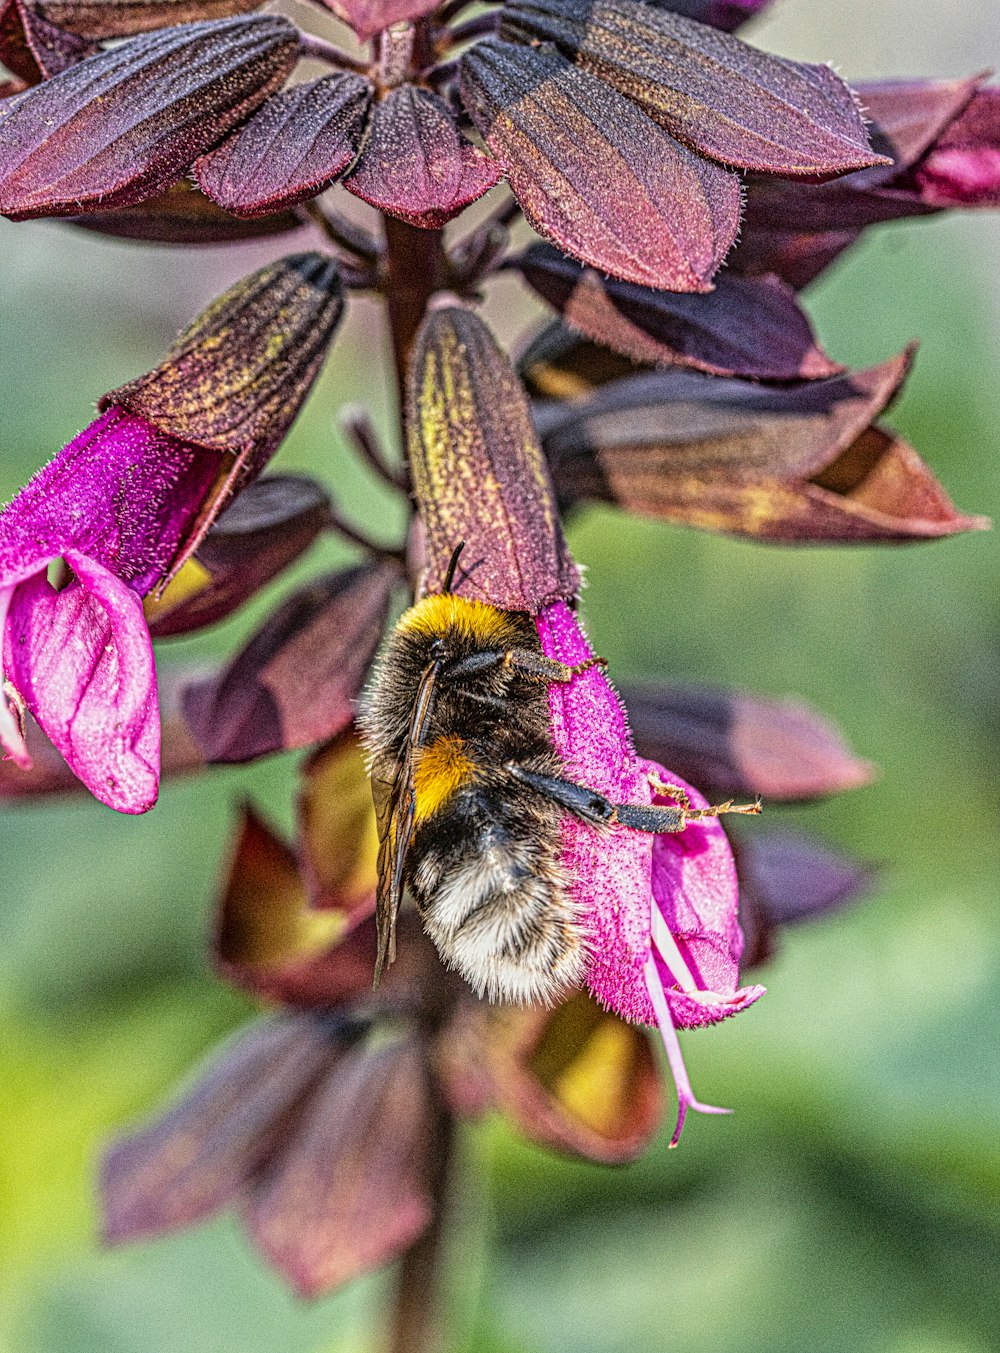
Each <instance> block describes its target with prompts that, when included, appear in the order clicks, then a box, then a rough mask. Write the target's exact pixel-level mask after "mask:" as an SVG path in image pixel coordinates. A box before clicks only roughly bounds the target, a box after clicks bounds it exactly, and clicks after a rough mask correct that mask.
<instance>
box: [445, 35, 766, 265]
mask: <svg viewBox="0 0 1000 1353" xmlns="http://www.w3.org/2000/svg"><path fill="white" fill-rule="evenodd" d="M462 98H463V102H464V104H465V106H466V108H467V109H468V111H469V115H470V117H471V118H472V120H473V122H474V123H475V124H476V126H477V127H478V129H479V131H480V133H481V134H482V137H483V139H484V141H485V142H486V145H487V147H488V148H489V150H490V151H491V152H492V153H493V155H495V157H496V158H497V160H499V162H500V163H501V164H502V165H503V167H504V170H505V172H506V175H507V179H508V182H509V183H510V186H511V188H512V189H513V191H514V194H515V196H516V197H517V199H518V201H519V202H520V204H521V206H522V207H523V208H524V211H525V215H526V216H527V218H528V220H529V221H530V222H531V224H532V225H533V226H534V227H535V229H536V230H537V231H538V233H539V234H540V235H542V236H544V237H545V238H546V239H548V240H551V242H552V243H553V244H555V245H556V246H557V247H558V248H560V249H564V250H565V251H566V252H567V253H569V254H572V255H573V256H574V257H575V258H579V259H581V260H582V261H583V262H584V263H589V264H590V265H591V266H592V267H595V268H600V269H601V270H602V271H604V272H609V273H611V274H612V275H613V276H615V277H621V278H624V279H625V280H626V281H630V282H637V283H639V284H640V285H641V286H648V287H662V288H665V289H667V290H671V291H707V290H709V289H710V287H711V279H712V276H713V274H714V273H715V272H716V270H717V269H718V267H719V265H720V263H721V262H722V260H723V258H725V256H726V254H727V253H728V251H729V248H730V246H731V245H732V243H733V241H734V239H735V238H736V231H737V229H738V226H739V217H740V190H739V183H738V180H737V179H736V177H735V175H733V174H731V173H729V172H727V171H726V170H724V169H721V168H720V167H719V166H717V165H714V164H712V163H710V162H709V161H707V160H703V159H701V158H700V157H699V156H697V155H695V154H693V153H692V152H691V151H689V150H687V149H686V148H685V147H684V146H682V145H681V144H680V143H679V142H678V141H675V140H674V139H673V137H671V136H670V135H669V134H668V133H667V132H665V131H663V130H662V128H660V127H659V126H658V125H657V124H656V123H655V122H653V121H651V119H649V118H648V117H646V115H645V114H644V113H643V112H641V111H640V110H639V108H638V107H637V106H636V105H635V104H634V103H632V102H631V101H630V100H628V99H627V98H625V97H624V96H623V95H621V94H619V93H618V92H617V91H616V90H613V89H612V88H611V87H610V86H609V85H607V84H605V83H604V82H603V81H602V80H599V79H598V78H597V77H596V76H595V75H592V74H591V73H590V72H589V71H587V70H584V69H582V68H581V67H578V66H574V65H573V64H572V63H571V62H569V61H568V60H567V59H566V58H565V57H564V56H562V55H560V54H559V53H558V52H557V51H556V49H555V48H554V47H552V46H551V45H550V44H546V43H543V44H541V45H539V46H538V47H531V46H521V45H518V44H515V43H510V42H504V41H502V40H500V39H498V38H487V39H486V40H485V41H483V42H479V43H476V44H475V46H474V47H472V48H471V49H470V50H469V51H468V52H467V53H466V54H465V56H464V57H463V58H462Z"/></svg>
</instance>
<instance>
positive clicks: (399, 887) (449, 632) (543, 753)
mask: <svg viewBox="0 0 1000 1353" xmlns="http://www.w3.org/2000/svg"><path fill="white" fill-rule="evenodd" d="M461 548H462V547H461V546H459V547H458V549H457V550H456V551H455V552H454V554H453V555H452V559H451V562H450V565H449V568H448V573H447V577H446V579H445V583H444V588H443V591H442V592H441V593H435V594H433V595H429V596H426V597H424V598H423V599H422V600H420V601H418V602H417V603H416V604H415V605H413V606H411V607H410V609H409V610H407V611H406V612H405V613H404V614H403V615H402V617H401V618H400V620H399V621H398V623H397V625H396V627H395V630H394V631H393V633H392V635H391V636H390V638H389V641H388V643H387V645H386V647H385V649H384V651H383V653H382V654H381V656H380V658H379V661H378V663H377V664H376V668H375V673H374V678H373V681H372V684H371V686H370V688H369V690H368V692H367V693H366V696H365V698H364V700H363V702H362V710H361V715H360V724H361V729H362V734H363V736H364V738H365V740H366V743H367V746H368V749H369V755H370V766H371V776H372V793H373V798H374V801H375V815H376V819H377V823H378V835H379V842H380V848H379V857H378V890H377V901H376V922H377V928H378V954H377V959H376V969H375V982H376V984H377V983H378V981H379V978H380V976H381V973H382V971H383V969H384V967H385V966H386V964H387V963H391V962H392V960H393V958H394V957H395V927H396V916H397V913H398V911H399V907H400V905H401V902H402V899H403V894H404V890H405V889H409V892H410V893H411V895H412V897H413V900H414V902H415V903H416V907H417V910H418V912H419V914H420V917H421V919H422V921H423V925H424V929H425V931H426V932H427V934H428V935H429V936H430V938H431V940H433V942H434V944H435V945H436V946H437V949H438V952H439V953H440V955H441V957H442V959H443V960H444V962H445V963H446V964H447V965H448V966H449V967H451V968H454V969H456V970H457V971H458V972H459V973H461V974H462V976H463V977H465V979H466V980H467V981H468V982H469V983H470V985H471V986H472V987H473V989H474V990H475V991H476V992H477V993H478V994H479V995H480V996H485V997H487V998H488V999H489V1000H491V1001H498V1000H501V1001H513V1002H522V1003H523V1002H533V1001H541V1002H546V1003H551V1002H552V1001H553V1000H555V999H556V998H557V997H559V996H560V995H562V994H563V993H565V991H566V990H567V988H569V987H572V986H576V985H579V983H580V981H581V979H582V977H583V973H584V969H585V966H586V960H587V947H586V938H585V936H584V934H583V933H582V927H581V926H580V923H579V917H578V915H577V909H576V907H575V906H574V903H573V900H572V897H571V891H570V887H569V884H570V880H569V879H568V878H567V877H566V873H565V870H564V869H563V867H562V866H561V864H560V824H561V821H562V818H563V815H564V814H565V813H572V814H574V815H575V816H576V817H578V818H581V819H582V820H584V821H586V822H588V823H592V824H594V825H596V826H608V825H612V824H615V823H618V824H620V825H622V826H625V827H631V828H633V829H635V830H637V831H642V832H652V833H659V832H676V831H680V830H682V829H683V828H684V826H685V825H686V823H687V822H688V821H689V820H691V819H692V818H697V817H701V816H705V815H707V814H712V815H715V813H717V812H719V811H721V809H719V808H715V809H707V810H701V809H693V808H692V807H691V805H690V802H689V801H688V800H687V798H686V795H685V794H684V792H683V791H682V790H681V789H679V788H677V787H675V786H659V788H660V789H661V790H666V791H667V792H668V793H670V795H671V796H672V797H675V798H676V799H677V807H667V806H653V805H639V804H615V803H611V802H610V801H609V800H608V799H607V798H605V797H604V796H603V795H602V794H599V793H598V792H597V791H596V790H593V789H590V788H588V787H587V786H585V785H581V784H577V783H575V782H574V781H572V780H569V779H567V778H566V777H565V767H564V765H563V761H562V758H561V757H560V755H559V753H558V752H557V750H556V748H555V746H554V744H553V741H552V734H551V730H550V714H549V701H548V687H549V685H550V684H552V683H554V682H558V683H568V682H571V681H572V680H573V679H574V678H575V677H577V676H579V675H580V674H581V673H582V672H585V671H587V670H588V669H590V668H592V667H598V666H600V667H603V666H606V663H605V661H604V659H603V658H598V657H590V658H588V659H587V660H586V661H584V662H581V663H577V664H576V665H573V666H570V665H568V664H565V663H561V662H557V661H555V660H554V659H552V658H548V657H546V656H545V654H544V653H543V652H542V649H541V642H540V640H539V637H538V631H537V629H536V628H535V622H534V619H533V617H532V616H531V615H529V614H527V613H526V612H519V611H505V610H501V609H499V608H498V607H495V606H491V605H489V604H487V603H485V602H481V601H474V600H471V599H469V598H465V597H461V596H458V595H456V594H455V593H454V592H453V591H452V590H451V589H452V584H453V581H454V575H455V569H456V567H457V563H458V556H459V553H460V551H461ZM675 791H676V792H675ZM723 808H726V809H728V808H730V805H728V804H726V805H723Z"/></svg>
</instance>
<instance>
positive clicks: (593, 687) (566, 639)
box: [537, 602, 764, 1146]
mask: <svg viewBox="0 0 1000 1353" xmlns="http://www.w3.org/2000/svg"><path fill="white" fill-rule="evenodd" d="M537 625H538V632H539V637H540V639H541V643H542V649H543V651H544V652H545V653H546V655H547V656H549V657H552V658H556V659H558V660H559V661H561V662H566V663H570V664H575V663H578V662H582V661H583V660H585V659H586V658H588V657H589V656H591V650H590V647H589V645H588V643H587V641H586V639H585V638H584V635H583V633H582V631H581V630H580V627H579V624H578V623H577V620H576V618H575V616H574V614H573V612H572V611H571V610H570V608H569V607H568V606H567V605H566V604H565V603H563V602H556V603H555V604H554V605H551V606H548V607H546V608H545V609H544V610H543V611H542V612H541V613H540V614H539V616H538V618H537ZM549 703H550V709H551V713H552V734H553V739H554V741H555V745H556V748H557V750H558V751H559V752H560V754H561V755H562V756H563V758H564V759H565V762H566V767H567V775H568V776H569V777H570V778H572V779H575V780H579V782H580V783H582V784H586V785H587V786H588V787H590V788H592V789H596V790H597V791H599V792H600V793H601V794H604V795H606V796H607V797H608V798H609V799H610V800H611V801H612V802H613V803H636V804H649V803H659V804H668V805H672V804H673V803H674V802H676V800H675V799H674V798H673V796H671V795H669V794H665V793H662V792H657V789H656V786H657V785H664V784H671V785H673V786H674V787H676V788H678V789H680V790H681V791H682V792H684V793H686V794H687V795H688V797H689V798H690V801H691V804H692V806H693V808H694V809H695V810H698V809H704V808H706V807H707V804H706V802H705V800H704V799H703V798H702V797H701V795H700V794H698V792H697V791H696V790H693V789H691V788H690V787H689V786H687V785H686V784H684V783H683V782H679V781H677V780H676V778H675V777H673V776H671V774H670V773H669V772H668V771H665V770H664V769H663V768H662V767H660V766H657V765H656V764H655V763H654V762H652V761H645V760H643V759H641V758H639V757H637V756H636V754H635V751H634V749H633V745H632V736H631V733H630V731H629V727H628V723H627V720H626V717H625V711H624V709H623V708H622V705H621V702H620V701H619V699H618V696H617V695H616V693H615V691H614V690H613V689H612V687H611V685H610V683H609V682H608V680H607V678H606V677H605V676H604V674H603V673H602V672H601V671H600V670H598V669H596V668H591V669H590V670H589V671H587V672H585V673H583V674H582V675H581V676H578V677H577V678H576V679H575V680H574V681H573V682H572V683H571V684H570V685H568V686H563V685H559V684H557V683H554V684H553V685H551V686H550V687H549ZM562 831H563V845H564V850H563V863H564V866H565V869H566V874H567V876H568V877H569V878H570V879H571V880H572V884H571V889H572V892H573V896H574V900H575V901H576V903H577V905H578V907H579V911H580V917H581V922H582V924H583V926H584V929H585V930H586V932H587V934H588V937H589V943H590V957H589V960H588V966H587V971H586V974H585V979H584V980H585V982H586V985H587V986H588V987H589V989H590V991H591V992H592V993H593V994H594V996H596V997H597V999H598V1000H599V1001H600V1002H601V1003H602V1004H603V1005H604V1006H606V1007H607V1008H608V1009H609V1010H613V1011H614V1012H615V1013H616V1014H618V1015H621V1016H622V1017H623V1018H624V1019H626V1020H629V1021H630V1022H633V1023H644V1024H656V1025H658V1026H659V1029H660V1033H661V1035H662V1037H663V1042H664V1045H665V1047H666V1052H667V1057H668V1059H669V1062H670V1069H671V1072H672V1073H673V1077H674V1081H675V1084H676V1086H677V1097H678V1114H677V1125H676V1127H675V1129H674V1135H673V1137H672V1138H671V1145H672V1146H673V1145H676V1143H677V1141H678V1139H679V1137H680V1133H681V1129H682V1127H683V1125H684V1119H685V1116H686V1114H687V1111H688V1109H689V1108H691V1109H697V1110H699V1111H700V1112H703V1113H724V1112H726V1110H723V1109H716V1108H713V1107H712V1106H710V1105H707V1104H702V1103H700V1102H699V1101H698V1100H697V1099H696V1098H695V1095H694V1092H693V1090H692V1089H691V1084H690V1081H689V1079H688V1075H687V1071H686V1069H685V1066H684V1060H683V1057H682V1055H681V1049H680V1043H679V1041H678V1038H677V1029H678V1028H682V1029H687V1028H692V1027H695V1026H697V1025H704V1024H714V1023H717V1022H718V1021H719V1020H722V1019H725V1018H726V1017H727V1016H729V1015H734V1014H737V1013H738V1012H739V1011H740V1010H744V1009H746V1007H747V1006H748V1005H751V1004H752V1003H753V1002H754V1001H755V1000H757V998H758V997H759V996H761V995H763V993H764V988H763V987H757V986H755V987H743V988H738V987H737V982H738V978H739V970H738V966H739V959H740V954H741V952H742V948H743V936H742V933H741V931H740V927H739V924H738V922H737V919H736V916H737V881H736V866H735V863H734V861H733V855H732V851H731V850H730V847H729V842H728V840H727V838H726V834H725V832H724V831H723V829H722V826H721V825H720V823H719V821H718V818H717V817H714V816H708V817H705V818H702V819H700V820H698V819H697V818H696V819H695V820H693V821H691V822H689V823H688V824H687V825H686V826H685V827H684V829H683V830H682V831H679V832H677V833H676V834H670V835H659V836H652V835H649V834H647V833H644V832H640V831H635V830H632V829H629V828H627V827H617V828H616V827H612V828H610V829H607V830H601V829H595V828H594V827H593V826H591V825H589V824H587V823H585V822H583V821H581V820H580V819H579V818H576V817H573V816H571V815H570V814H567V815H566V816H565V818H564V820H563V828H562Z"/></svg>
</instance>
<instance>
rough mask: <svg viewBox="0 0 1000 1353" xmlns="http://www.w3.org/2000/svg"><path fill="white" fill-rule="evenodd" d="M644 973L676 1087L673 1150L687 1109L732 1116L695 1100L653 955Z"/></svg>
mask: <svg viewBox="0 0 1000 1353" xmlns="http://www.w3.org/2000/svg"><path fill="white" fill-rule="evenodd" d="M654 911H655V909H654ZM643 972H644V974H645V977H646V989H647V990H648V992H649V999H650V1000H651V1001H652V1002H653V1009H654V1010H655V1011H656V1021H657V1023H658V1024H659V1026H660V1035H661V1036H662V1038H663V1046H664V1048H665V1049H666V1052H667V1061H668V1063H669V1064H670V1074H671V1075H672V1076H673V1078H674V1085H675V1086H676V1087H677V1126H676V1127H675V1128H674V1135H673V1136H672V1137H671V1138H670V1145H671V1146H676V1145H677V1143H678V1142H679V1141H680V1137H681V1129H682V1128H683V1127H684V1119H685V1118H686V1117H687V1111H688V1109H695V1110H696V1111H697V1112H698V1113H732V1109H720V1108H716V1107H715V1106H714V1105H712V1104H702V1103H700V1102H699V1101H698V1100H697V1099H695V1096H694V1091H693V1090H692V1089H691V1082H690V1080H689V1079H688V1073H687V1067H686V1066H685V1065H684V1054H683V1053H682V1052H681V1043H680V1039H679V1038H678V1037H677V1030H676V1028H675V1027H674V1021H673V1017H672V1016H671V1014H670V1006H669V1005H668V1004H667V997H666V994H665V992H664V990H663V983H662V981H661V980H660V974H659V970H658V969H657V966H656V959H655V958H654V957H653V955H652V954H650V956H649V958H647V959H646V966H645V968H644V969H643Z"/></svg>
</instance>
